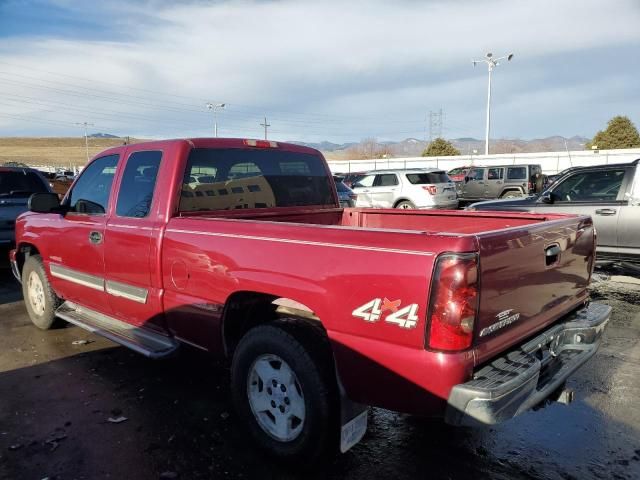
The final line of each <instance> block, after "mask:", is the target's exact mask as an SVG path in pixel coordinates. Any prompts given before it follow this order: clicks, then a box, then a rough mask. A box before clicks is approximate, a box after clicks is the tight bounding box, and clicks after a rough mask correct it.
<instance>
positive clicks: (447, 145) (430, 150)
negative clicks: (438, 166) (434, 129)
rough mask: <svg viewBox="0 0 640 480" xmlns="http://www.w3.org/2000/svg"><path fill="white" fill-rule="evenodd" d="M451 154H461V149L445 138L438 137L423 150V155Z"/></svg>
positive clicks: (441, 155) (444, 155)
mask: <svg viewBox="0 0 640 480" xmlns="http://www.w3.org/2000/svg"><path fill="white" fill-rule="evenodd" d="M451 155H460V151H459V150H458V149H457V148H456V147H454V146H453V144H452V143H451V142H448V141H446V140H445V139H444V138H436V139H435V140H434V141H433V142H431V143H430V144H429V146H428V147H427V148H426V149H425V150H424V152H422V156H423V157H450V156H451Z"/></svg>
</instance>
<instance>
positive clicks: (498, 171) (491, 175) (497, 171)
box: [487, 168, 504, 180]
mask: <svg viewBox="0 0 640 480" xmlns="http://www.w3.org/2000/svg"><path fill="white" fill-rule="evenodd" d="M503 175H504V168H490V169H489V171H488V172H487V179H488V180H502V178H503Z"/></svg>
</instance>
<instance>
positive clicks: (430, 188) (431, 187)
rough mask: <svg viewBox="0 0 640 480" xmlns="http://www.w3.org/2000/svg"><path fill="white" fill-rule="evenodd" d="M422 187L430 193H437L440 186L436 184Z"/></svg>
mask: <svg viewBox="0 0 640 480" xmlns="http://www.w3.org/2000/svg"><path fill="white" fill-rule="evenodd" d="M422 188H423V189H424V190H426V191H427V192H429V194H430V195H435V194H436V193H438V187H436V186H435V185H425V186H424V187H422Z"/></svg>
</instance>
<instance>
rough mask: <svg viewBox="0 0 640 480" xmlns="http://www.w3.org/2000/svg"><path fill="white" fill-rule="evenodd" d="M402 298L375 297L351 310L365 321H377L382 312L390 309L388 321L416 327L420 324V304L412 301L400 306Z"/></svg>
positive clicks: (386, 320) (386, 319)
mask: <svg viewBox="0 0 640 480" xmlns="http://www.w3.org/2000/svg"><path fill="white" fill-rule="evenodd" d="M400 305H402V300H393V301H391V300H389V299H388V298H387V297H384V299H382V298H374V299H373V300H371V301H369V302H367V303H365V304H364V305H360V306H359V307H357V308H356V309H354V310H353V312H351V315H353V316H354V317H356V318H361V319H363V320H364V321H365V322H370V323H373V322H377V321H378V320H380V318H381V317H382V314H383V313H384V312H386V311H389V312H390V314H389V315H387V316H386V318H385V319H384V321H385V322H387V323H394V324H396V325H398V326H399V327H400V328H415V327H416V325H418V320H419V318H418V304H417V303H412V304H410V305H407V306H406V307H403V308H400Z"/></svg>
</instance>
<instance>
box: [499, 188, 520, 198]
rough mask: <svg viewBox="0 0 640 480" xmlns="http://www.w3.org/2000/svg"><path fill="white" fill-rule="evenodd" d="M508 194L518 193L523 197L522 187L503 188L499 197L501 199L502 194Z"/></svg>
mask: <svg viewBox="0 0 640 480" xmlns="http://www.w3.org/2000/svg"><path fill="white" fill-rule="evenodd" d="M509 192H518V193H521V194H522V195H524V190H523V189H522V187H505V188H503V189H502V191H501V192H500V196H501V197H502V196H503V195H504V194H506V193H509Z"/></svg>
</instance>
